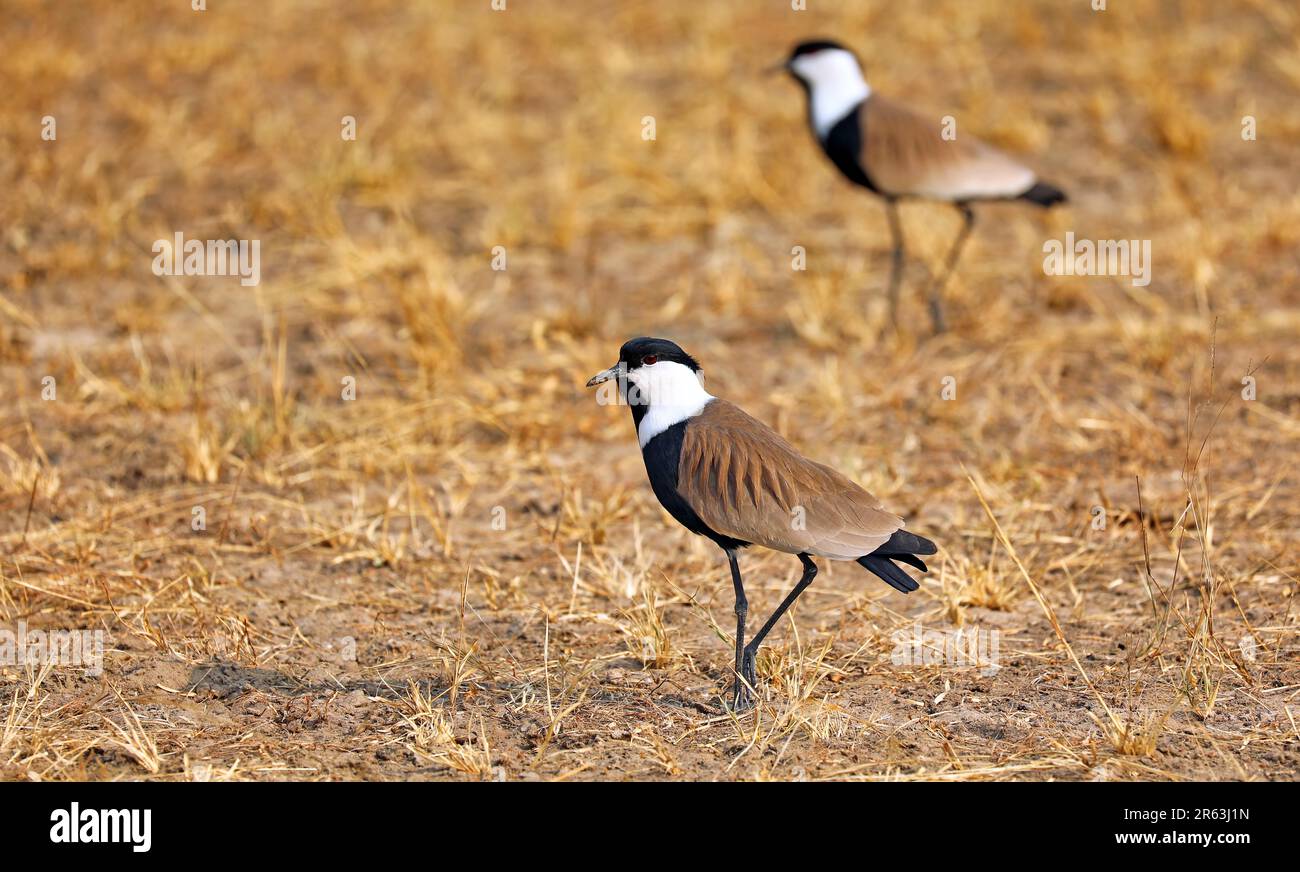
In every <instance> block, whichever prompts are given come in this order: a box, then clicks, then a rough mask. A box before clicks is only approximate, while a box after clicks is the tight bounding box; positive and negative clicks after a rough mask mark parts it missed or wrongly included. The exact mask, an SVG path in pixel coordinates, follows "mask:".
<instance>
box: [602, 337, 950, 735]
mask: <svg viewBox="0 0 1300 872" xmlns="http://www.w3.org/2000/svg"><path fill="white" fill-rule="evenodd" d="M607 382H612V383H613V384H614V385H616V386H617V392H616V393H614V392H613V391H610V390H609V389H608V388H602V389H601V390H602V391H605V392H606V394H605V396H601V395H600V394H598V399H599V400H601V401H602V402H604V403H606V404H619V405H623V404H625V405H627V406H628V407H629V408H630V409H631V410H632V423H633V425H634V426H635V428H636V436H637V442H638V443H639V444H640V446H641V456H642V458H643V459H644V461H645V468H646V474H647V475H648V477H649V479H650V487H651V489H652V490H653V491H654V494H655V496H656V497H657V498H658V500H659V503H660V504H661V505H662V506H663V507H664V509H666V510H667V511H668V514H669V515H671V516H672V517H673V518H674V519H675V520H676V521H677V522H678V523H679V524H681V525H682V526H683V527H685V528H686V529H687V530H689V531H690V532H692V533H695V534H696V535H700V536H704V537H706V538H708V539H711V540H712V541H713V542H714V543H715V544H717V546H718V547H719V548H721V549H722V551H723V552H724V553H725V555H726V558H727V562H728V564H729V565H730V569H731V581H732V585H733V587H734V589H735V595H736V608H735V613H736V639H735V643H736V650H735V680H734V682H733V685H732V700H731V703H732V707H733V709H734V710H736V711H743V710H746V709H748V708H750V707H751V706H752V704H753V699H752V696H751V691H752V690H753V689H754V688H755V687H756V684H757V676H756V675H755V671H754V662H755V658H756V656H757V653H758V649H759V646H760V645H761V644H762V643H763V640H764V639H765V638H767V634H768V633H769V632H770V631H771V630H772V628H773V627H774V626H775V625H776V623H777V621H779V620H780V619H781V616H782V615H784V614H785V612H786V610H787V609H789V608H790V607H791V606H792V605H793V604H794V602H795V600H797V599H798V598H799V595H800V594H801V593H803V592H804V590H805V589H806V588H807V587H808V586H809V585H810V584H812V582H813V578H815V577H816V575H817V564H816V562H815V561H814V560H813V558H814V557H820V558H826V559H830V560H853V561H856V562H857V563H858V564H859V565H861V566H862V567H863V568H864V569H866V570H868V571H869V572H871V573H873V574H875V575H876V576H878V577H879V578H880V579H882V580H883V581H884V582H885V583H886V584H888V585H889V586H890V587H892V588H894V589H895V590H898V591H900V592H902V593H910V592H911V591H914V590H916V589H917V588H918V587H919V586H920V585H919V584H918V583H917V582H916V580H914V579H913V578H912V577H911V576H910V575H908V573H906V572H904V571H903V569H902V568H900V566H899V565H898V564H900V563H901V564H905V565H908V566H912V567H914V568H916V569H919V570H920V571H922V572H926V571H927V568H926V565H925V562H924V561H923V560H922V559H921V557H922V556H926V555H931V554H935V553H936V552H937V546H936V545H935V544H934V543H933V542H931V541H930V540H929V539H926V538H924V537H922V536H918V535H916V534H915V533H911V532H909V531H907V530H905V529H904V524H903V519H902V518H900V517H899V516H897V515H895V514H892V513H891V512H888V511H886V510H885V508H884V507H883V506H882V504H881V502H880V500H878V499H876V498H875V497H874V496H872V495H871V494H870V493H868V492H867V491H866V490H865V489H863V488H862V487H860V486H859V485H858V484H856V483H855V482H853V481H852V480H850V479H849V478H847V477H846V476H844V475H842V474H840V473H839V472H837V471H835V470H834V469H832V468H830V467H829V466H825V465H823V464H821V463H817V462H815V461H812V460H809V459H808V458H806V457H804V456H803V455H802V454H800V453H799V451H798V450H797V449H795V448H794V446H792V445H791V444H790V443H789V442H787V441H786V440H785V439H783V438H782V437H781V436H780V435H778V434H777V433H776V431H774V430H772V429H771V428H770V427H768V426H767V425H766V424H764V423H762V422H761V421H758V420H757V419H755V418H752V417H750V416H749V415H747V414H746V413H745V412H744V411H742V410H741V409H740V408H739V407H738V406H736V405H734V404H732V403H730V402H728V401H727V400H724V399H719V398H717V397H714V396H713V395H712V394H710V393H709V392H708V391H706V390H705V389H704V384H703V381H702V377H701V373H700V365H699V363H697V362H696V360H695V358H694V357H692V356H691V355H690V354H688V353H687V352H686V351H684V350H683V349H682V348H681V346H679V345H678V344H677V343H675V342H673V341H672V340H669V339H658V338H654V337H649V336H642V337H638V338H635V339H629V340H628V341H627V342H625V343H624V344H623V346H622V348H621V349H619V355H618V362H617V363H616V364H614V365H613V366H611V367H610V368H608V369H605V370H602V371H601V372H598V373H596V374H595V375H594V376H592V377H591V379H590V380H589V381H588V382H587V387H588V388H592V387H596V386H598V385H602V384H605V383H607ZM611 393H613V394H614V396H613V397H610V396H609V394H611ZM754 545H758V546H762V547H765V548H770V549H773V550H775V551H783V552H786V553H788V554H793V555H796V556H797V557H798V558H799V561H800V563H801V564H802V567H803V571H802V575H801V577H800V578H799V582H798V583H797V584H796V585H795V586H794V588H793V589H792V590H791V591H790V593H789V595H788V596H786V598H785V599H784V600H783V601H782V602H781V604H780V605H779V606H778V607H777V608H776V611H774V612H773V613H772V616H771V617H769V618H768V619H767V620H766V621H765V622H764V623H763V625H762V627H761V628H760V629H759V631H758V632H757V633H756V634H755V635H754V637H753V638H752V639H751V640H750V641H749V643H748V644H746V643H745V641H744V638H745V619H746V616H747V615H748V609H749V606H748V600H747V599H746V598H745V586H744V582H743V580H742V577H741V572H740V564H739V554H740V552H741V551H742V550H743V549H745V548H748V547H750V546H754Z"/></svg>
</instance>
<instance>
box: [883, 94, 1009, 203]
mask: <svg viewBox="0 0 1300 872" xmlns="http://www.w3.org/2000/svg"><path fill="white" fill-rule="evenodd" d="M860 124H861V125H862V127H863V132H864V135H863V144H862V156H861V162H862V166H863V169H865V170H866V172H867V175H868V176H870V177H871V180H872V182H873V183H874V184H875V185H876V186H877V187H878V188H879V189H880V191H881V192H882V193H885V194H889V195H894V196H919V197H932V198H936V199H947V200H955V201H961V200H964V199H981V198H983V197H997V196H1005V197H1014V196H1019V195H1020V194H1022V193H1024V192H1025V191H1026V190H1028V189H1029V188H1030V187H1031V186H1032V185H1033V183H1034V173H1033V172H1032V171H1031V170H1029V169H1028V168H1026V167H1024V166H1022V165H1020V164H1018V163H1016V162H1015V161H1014V160H1012V159H1011V158H1009V157H1007V156H1006V155H1004V154H1002V152H1000V151H998V150H997V149H995V148H993V147H992V146H990V145H987V144H985V143H983V142H981V141H980V140H979V139H977V138H975V137H974V136H971V135H970V134H969V133H966V132H965V131H964V130H960V129H958V130H957V131H956V138H955V139H944V138H943V136H942V125H941V123H940V119H939V118H937V117H936V118H933V119H931V118H925V117H922V116H920V115H918V114H916V113H915V112H913V111H912V110H911V109H908V108H907V107H905V106H903V105H901V104H899V103H896V102H894V101H892V100H889V99H887V98H885V97H881V96H880V95H879V94H872V95H871V96H870V97H868V98H867V100H866V102H864V103H863V104H862V109H861V115H860ZM978 192H983V193H978Z"/></svg>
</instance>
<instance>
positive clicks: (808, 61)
mask: <svg viewBox="0 0 1300 872" xmlns="http://www.w3.org/2000/svg"><path fill="white" fill-rule="evenodd" d="M782 69H784V70H785V71H786V72H787V73H789V74H790V75H791V76H793V77H794V79H795V81H797V82H798V83H799V84H800V85H803V86H804V88H806V89H811V88H813V87H816V86H829V87H832V88H833V87H835V86H836V84H837V83H842V82H844V81H853V80H855V79H856V80H860V79H861V77H862V64H861V63H860V62H859V61H858V56H857V55H855V54H854V53H853V51H852V50H850V49H847V48H845V47H844V46H842V45H840V44H839V43H838V42H835V41H834V40H830V39H810V40H807V41H806V42H801V43H799V44H798V45H796V46H795V47H794V48H793V49H792V50H791V51H790V57H789V58H787V59H786V62H785V63H784V64H783V65H782Z"/></svg>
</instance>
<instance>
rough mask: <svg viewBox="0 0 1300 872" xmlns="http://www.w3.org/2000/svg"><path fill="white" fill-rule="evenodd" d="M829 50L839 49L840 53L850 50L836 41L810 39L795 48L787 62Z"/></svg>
mask: <svg viewBox="0 0 1300 872" xmlns="http://www.w3.org/2000/svg"><path fill="white" fill-rule="evenodd" d="M828 49H838V50H839V51H847V50H848V49H846V48H844V46H842V45H840V44H839V43H838V42H835V41H834V40H830V39H810V40H808V41H806V42H801V43H799V44H798V45H796V46H795V47H794V49H793V50H792V51H791V52H790V58H789V61H787V64H788V63H791V62H793V61H794V59H795V58H797V57H801V56H803V55H807V54H814V53H816V52H819V51H827V50H828Z"/></svg>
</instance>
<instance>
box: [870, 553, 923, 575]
mask: <svg viewBox="0 0 1300 872" xmlns="http://www.w3.org/2000/svg"><path fill="white" fill-rule="evenodd" d="M875 553H876V555H877V556H879V557H888V558H889V559H890V560H897V561H899V562H900V563H906V564H907V565H908V566H915V567H916V568H917V569H919V570H921V571H922V572H929V571H930V568H929V567H928V566H926V565H925V561H924V560H922V559H921V558H919V557H917V556H916V555H915V554H881V553H880V552H879V551H877V552H875Z"/></svg>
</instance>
